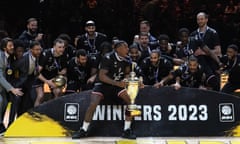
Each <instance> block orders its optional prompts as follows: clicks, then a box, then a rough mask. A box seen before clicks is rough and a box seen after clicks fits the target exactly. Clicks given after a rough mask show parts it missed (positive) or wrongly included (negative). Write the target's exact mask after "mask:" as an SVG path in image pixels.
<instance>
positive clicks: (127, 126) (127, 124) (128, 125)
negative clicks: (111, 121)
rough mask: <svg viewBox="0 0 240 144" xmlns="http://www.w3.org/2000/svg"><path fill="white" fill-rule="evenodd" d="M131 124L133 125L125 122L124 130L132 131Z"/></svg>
mask: <svg viewBox="0 0 240 144" xmlns="http://www.w3.org/2000/svg"><path fill="white" fill-rule="evenodd" d="M131 123H132V122H131V121H125V122H124V130H127V129H130V127H131Z"/></svg>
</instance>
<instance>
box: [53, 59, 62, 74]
mask: <svg viewBox="0 0 240 144" xmlns="http://www.w3.org/2000/svg"><path fill="white" fill-rule="evenodd" d="M54 64H55V65H56V67H57V69H58V71H59V70H60V69H61V66H60V64H59V63H58V62H57V59H56V58H55V57H54Z"/></svg>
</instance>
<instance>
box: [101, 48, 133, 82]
mask: <svg viewBox="0 0 240 144" xmlns="http://www.w3.org/2000/svg"><path fill="white" fill-rule="evenodd" d="M127 67H130V63H129V62H128V61H127V60H126V59H122V58H120V57H119V56H118V54H117V53H116V52H112V53H110V54H109V55H106V56H104V57H103V58H102V60H101V63H100V65H99V68H100V69H105V70H107V71H108V73H107V76H108V77H109V78H111V79H113V80H115V81H121V80H123V79H124V78H125V75H126V69H127ZM97 82H101V81H100V80H99V78H98V76H97Z"/></svg>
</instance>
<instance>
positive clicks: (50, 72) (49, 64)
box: [39, 48, 67, 79]
mask: <svg viewBox="0 0 240 144" xmlns="http://www.w3.org/2000/svg"><path fill="white" fill-rule="evenodd" d="M39 65H40V66H41V67H43V69H42V70H41V74H42V75H43V76H44V77H45V78H46V79H52V78H53V77H55V76H57V75H58V72H59V71H61V70H62V69H64V68H66V67H67V56H66V55H65V54H63V55H61V56H59V57H54V56H53V48H51V49H47V50H44V51H43V52H42V54H41V56H40V58H39Z"/></svg>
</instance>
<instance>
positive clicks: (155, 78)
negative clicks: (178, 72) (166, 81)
mask: <svg viewBox="0 0 240 144" xmlns="http://www.w3.org/2000/svg"><path fill="white" fill-rule="evenodd" d="M140 68H141V75H142V76H143V83H144V84H146V85H154V84H155V83H157V82H160V81H161V80H162V78H164V77H165V76H167V75H168V74H169V72H170V71H171V70H172V69H173V64H172V63H171V62H170V61H169V60H168V59H166V58H164V57H161V58H160V59H159V63H158V65H157V66H153V65H152V64H151V61H150V57H147V58H145V59H144V60H143V62H142V64H141V65H140Z"/></svg>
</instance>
